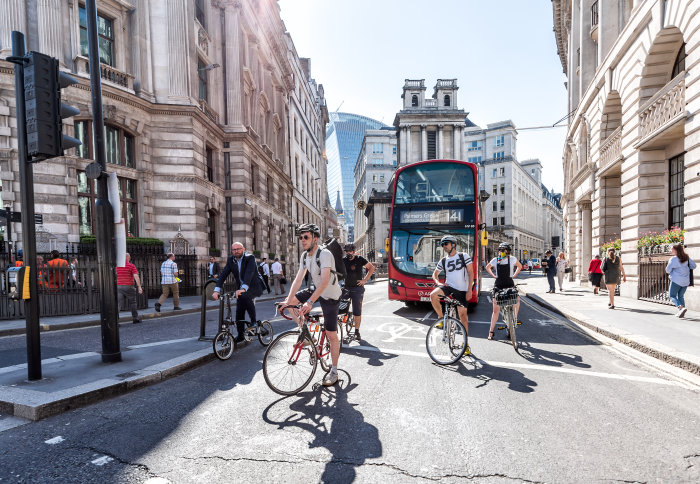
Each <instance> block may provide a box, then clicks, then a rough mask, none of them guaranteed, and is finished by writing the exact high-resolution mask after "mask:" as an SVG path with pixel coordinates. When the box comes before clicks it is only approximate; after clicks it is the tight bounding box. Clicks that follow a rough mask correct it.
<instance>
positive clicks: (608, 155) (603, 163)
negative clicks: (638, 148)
mask: <svg viewBox="0 0 700 484" xmlns="http://www.w3.org/2000/svg"><path fill="white" fill-rule="evenodd" d="M621 157H622V126H619V127H618V128H617V129H616V130H615V131H613V132H612V133H611V134H610V136H608V137H607V138H606V139H605V141H603V144H602V145H601V146H600V167H601V168H605V167H607V166H609V165H611V164H612V163H614V162H615V161H617V160H619V159H620V158H621Z"/></svg>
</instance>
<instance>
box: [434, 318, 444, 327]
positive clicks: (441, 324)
mask: <svg viewBox="0 0 700 484" xmlns="http://www.w3.org/2000/svg"><path fill="white" fill-rule="evenodd" d="M442 321H443V320H440V322H439V323H438V324H436V325H435V328H437V329H442V326H443V323H442Z"/></svg>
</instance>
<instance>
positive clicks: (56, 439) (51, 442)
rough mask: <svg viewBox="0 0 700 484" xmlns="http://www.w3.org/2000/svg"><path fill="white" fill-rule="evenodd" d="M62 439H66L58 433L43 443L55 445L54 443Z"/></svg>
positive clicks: (58, 442)
mask: <svg viewBox="0 0 700 484" xmlns="http://www.w3.org/2000/svg"><path fill="white" fill-rule="evenodd" d="M64 440H66V439H64V438H63V437H61V436H60V435H59V436H58V437H54V438H53V439H49V440H45V441H44V443H45V444H49V445H56V444H60V443H61V442H63V441H64Z"/></svg>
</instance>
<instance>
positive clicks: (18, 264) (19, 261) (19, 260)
mask: <svg viewBox="0 0 700 484" xmlns="http://www.w3.org/2000/svg"><path fill="white" fill-rule="evenodd" d="M23 265H24V262H22V250H21V249H20V250H18V251H17V260H15V267H22V266H23Z"/></svg>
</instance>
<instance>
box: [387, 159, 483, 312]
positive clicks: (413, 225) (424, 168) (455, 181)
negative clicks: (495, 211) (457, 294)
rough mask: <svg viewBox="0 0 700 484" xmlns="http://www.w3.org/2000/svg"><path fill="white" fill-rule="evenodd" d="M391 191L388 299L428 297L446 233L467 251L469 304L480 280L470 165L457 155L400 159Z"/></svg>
mask: <svg viewBox="0 0 700 484" xmlns="http://www.w3.org/2000/svg"><path fill="white" fill-rule="evenodd" d="M391 191H392V210H391V225H390V228H389V240H390V247H389V299H393V300H399V301H405V302H406V303H409V302H411V301H429V300H430V298H429V295H430V292H431V291H432V290H433V288H434V286H435V284H434V282H433V280H432V278H431V276H432V274H433V271H434V270H435V266H436V265H437V263H438V262H439V261H440V259H442V258H443V257H444V256H445V253H444V251H443V250H442V247H441V246H440V239H441V238H442V237H443V236H444V235H447V234H449V235H453V236H454V237H456V238H457V241H458V246H457V250H458V251H459V252H466V253H468V254H469V255H470V256H471V257H472V261H473V262H472V263H473V265H474V275H475V280H474V288H473V289H474V290H473V291H472V298H471V300H470V301H469V305H470V307H471V308H473V307H475V306H476V304H477V302H478V300H479V293H478V289H479V288H480V286H481V284H480V283H481V271H480V270H479V267H478V261H479V260H480V259H479V249H480V246H479V244H478V243H477V242H478V240H479V190H478V173H477V167H476V165H474V164H473V163H468V162H466V161H457V160H430V161H421V162H418V163H414V164H411V165H406V166H404V167H401V168H399V169H398V170H396V173H395V174H394V176H393V178H392V181H391ZM442 276H444V274H443V275H442ZM442 276H441V277H442Z"/></svg>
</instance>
